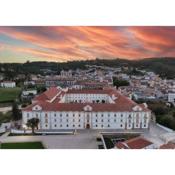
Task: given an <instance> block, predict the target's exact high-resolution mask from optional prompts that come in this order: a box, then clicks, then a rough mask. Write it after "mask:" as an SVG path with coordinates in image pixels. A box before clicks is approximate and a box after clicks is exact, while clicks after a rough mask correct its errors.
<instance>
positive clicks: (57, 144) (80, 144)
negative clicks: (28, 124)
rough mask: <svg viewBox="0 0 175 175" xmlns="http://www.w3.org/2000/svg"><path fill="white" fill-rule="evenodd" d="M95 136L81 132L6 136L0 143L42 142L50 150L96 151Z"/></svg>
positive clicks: (91, 133) (93, 133) (95, 134)
mask: <svg viewBox="0 0 175 175" xmlns="http://www.w3.org/2000/svg"><path fill="white" fill-rule="evenodd" d="M97 135H98V133H96V132H90V133H89V132H82V133H77V134H75V135H49V136H8V137H5V138H4V137H3V138H1V142H30V141H42V143H43V144H44V146H45V147H46V148H50V149H97V148H98V144H97V141H96V136H97Z"/></svg>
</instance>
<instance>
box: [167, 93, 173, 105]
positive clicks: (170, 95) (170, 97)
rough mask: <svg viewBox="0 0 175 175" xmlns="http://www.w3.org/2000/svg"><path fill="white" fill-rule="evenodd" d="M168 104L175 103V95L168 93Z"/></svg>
mask: <svg viewBox="0 0 175 175" xmlns="http://www.w3.org/2000/svg"><path fill="white" fill-rule="evenodd" d="M168 102H170V103H175V93H168Z"/></svg>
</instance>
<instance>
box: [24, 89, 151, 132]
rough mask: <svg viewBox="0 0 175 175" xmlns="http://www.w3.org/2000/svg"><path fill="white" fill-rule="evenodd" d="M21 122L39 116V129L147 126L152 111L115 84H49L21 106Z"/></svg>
mask: <svg viewBox="0 0 175 175" xmlns="http://www.w3.org/2000/svg"><path fill="white" fill-rule="evenodd" d="M22 116H23V124H24V125H25V124H26V123H27V121H28V119H31V118H39V120H40V123H39V128H40V129H48V130H54V129H86V128H90V129H147V128H149V122H150V118H151V111H150V110H149V109H148V108H147V106H146V105H144V104H142V105H139V104H137V103H135V102H134V101H132V100H131V99H129V98H127V97H125V96H123V95H122V94H121V93H120V92H118V91H117V90H116V89H114V88H107V89H105V88H104V89H102V90H93V89H90V90H85V89H83V90H80V89H61V88H57V87H52V88H50V89H48V90H47V91H46V92H44V93H43V94H41V95H39V96H36V97H35V98H34V99H33V101H32V104H31V105H30V106H27V107H26V108H24V109H22Z"/></svg>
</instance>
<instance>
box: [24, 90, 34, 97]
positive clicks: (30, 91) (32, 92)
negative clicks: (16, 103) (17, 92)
mask: <svg viewBox="0 0 175 175" xmlns="http://www.w3.org/2000/svg"><path fill="white" fill-rule="evenodd" d="M30 94H32V95H36V94H37V90H24V91H22V95H24V96H28V95H30Z"/></svg>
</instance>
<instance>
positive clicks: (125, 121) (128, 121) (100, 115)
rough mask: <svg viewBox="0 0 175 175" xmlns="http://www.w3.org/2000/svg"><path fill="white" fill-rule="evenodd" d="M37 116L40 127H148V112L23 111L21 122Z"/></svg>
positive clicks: (40, 109) (35, 109)
mask: <svg viewBox="0 0 175 175" xmlns="http://www.w3.org/2000/svg"><path fill="white" fill-rule="evenodd" d="M31 118H38V119H39V120H40V124H39V128H40V129H84V128H91V129H138V128H148V127H149V120H150V112H92V111H81V112H80V111H76V112H75V111H63V112H59V111H48V112H44V111H42V108H40V106H36V107H34V108H33V111H32V112H25V111H23V123H24V124H26V123H27V120H28V119H31Z"/></svg>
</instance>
